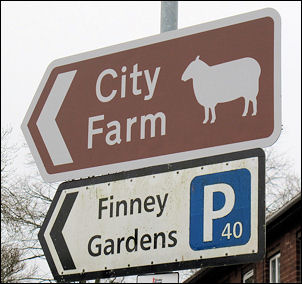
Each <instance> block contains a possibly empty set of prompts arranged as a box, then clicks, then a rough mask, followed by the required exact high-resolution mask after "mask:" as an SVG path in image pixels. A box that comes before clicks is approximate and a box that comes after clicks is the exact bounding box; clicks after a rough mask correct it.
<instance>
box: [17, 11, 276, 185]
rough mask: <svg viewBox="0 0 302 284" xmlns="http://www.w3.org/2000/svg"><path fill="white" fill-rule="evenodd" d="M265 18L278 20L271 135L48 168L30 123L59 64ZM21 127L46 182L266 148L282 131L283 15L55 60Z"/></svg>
mask: <svg viewBox="0 0 302 284" xmlns="http://www.w3.org/2000/svg"><path fill="white" fill-rule="evenodd" d="M264 17H270V18H272V19H273V21H274V130H273V132H272V134H271V135H270V136H269V137H266V138H262V139H256V140H251V141H244V142H238V143H232V144H226V145H220V146H213V147H209V148H203V149H198V150H191V151H186V152H179V153H174V154H167V155H162V156H156V157H151V158H143V159H137V160H131V161H127V162H120V163H115V164H109V165H103V166H96V167H90V168H85V169H79V170H73V171H67V172H62V173H55V174H49V173H48V172H47V171H46V169H45V167H44V164H43V161H42V159H41V157H40V154H39V152H38V149H37V147H36V145H35V143H34V141H33V138H32V137H31V134H30V132H29V129H28V127H27V124H28V122H29V120H30V118H31V116H32V113H33V111H34V109H35V106H36V104H37V102H38V100H39V97H40V94H41V93H42V91H43V89H44V87H45V84H46V82H47V80H48V78H49V76H50V74H51V72H52V70H53V69H54V68H55V67H58V66H62V65H67V64H71V63H74V62H78V61H83V60H87V59H91V58H95V57H100V56H104V55H108V54H113V53H116V52H120V51H125V50H129V49H133V48H137V47H141V46H146V45H150V44H154V43H159V42H163V41H167V40H171V39H175V38H180V37H183V36H188V35H191V34H195V33H200V32H204V31H209V30H213V29H218V28H221V27H225V26H229V25H234V24H239V23H243V22H247V21H251V20H255V19H259V18H264ZM21 129H22V131H23V134H24V136H25V139H26V141H27V143H28V145H29V148H30V150H31V153H32V155H33V157H34V160H35V161H36V164H37V166H38V169H39V171H40V174H41V176H42V178H43V179H44V180H45V181H46V182H57V181H67V180H72V179H78V178H87V177H91V176H100V175H106V174H114V173H118V172H122V171H129V170H134V169H139V168H145V167H150V166H156V165H160V164H166V163H175V162H180V161H185V160H191V159H196V158H202V157H207V156H213V155H219V154H224V153H230V152H234V151H242V150H247V149H253V148H258V147H259V148H263V147H268V146H271V145H272V144H274V143H275V142H276V141H277V139H278V137H279V136H280V133H281V17H280V15H279V13H278V12H277V11H276V10H275V9H273V8H265V9H261V10H257V11H253V12H249V13H245V14H240V15H236V16H232V17H228V18H224V19H220V20H216V21H213V22H208V23H205V24H200V25H195V26H191V27H187V28H183V29H179V30H174V31H169V32H166V33H162V34H158V35H154V36H150V37H146V38H143V39H138V40H134V41H130V42H126V43H122V44H118V45H114V46H110V47H105V48H101V49H97V50H93V51H89V52H84V53H80V54H77V55H73V56H68V57H64V58H60V59H57V60H54V61H53V62H52V63H50V65H49V66H48V67H47V69H46V72H45V74H44V76H43V78H42V80H41V82H40V84H39V87H38V89H37V91H36V93H35V96H34V98H33V100H32V102H31V104H30V106H29V109H28V111H27V113H26V115H25V118H24V120H23V122H22V125H21Z"/></svg>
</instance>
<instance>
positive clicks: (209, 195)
mask: <svg viewBox="0 0 302 284" xmlns="http://www.w3.org/2000/svg"><path fill="white" fill-rule="evenodd" d="M215 192H221V193H223V194H224V197H225V203H224V205H223V207H222V208H221V209H219V210H214V198H213V196H214V193H215ZM203 200H204V214H203V241H204V242H210V241H212V240H213V220H215V219H220V218H223V217H225V216H226V215H228V214H229V213H230V212H231V211H232V209H233V207H234V204H235V193H234V189H233V188H232V187H231V186H230V185H228V184H226V183H218V184H212V185H205V186H204V199H203Z"/></svg>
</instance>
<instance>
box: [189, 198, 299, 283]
mask: <svg viewBox="0 0 302 284" xmlns="http://www.w3.org/2000/svg"><path fill="white" fill-rule="evenodd" d="M196 282H203V283H253V282H257V283H278V282H282V283H301V194H299V195H297V196H296V197H295V198H293V199H292V200H291V201H290V202H288V203H287V204H286V205H285V206H283V207H282V208H281V209H279V210H278V211H277V212H276V213H274V214H272V215H271V216H269V217H268V218H267V220H266V254H265V258H264V259H263V260H262V261H260V262H258V263H249V264H240V265H228V266H221V267H209V268H203V269H200V270H199V271H197V272H196V273H195V274H194V275H192V276H191V277H190V278H188V279H187V280H186V281H184V283H196Z"/></svg>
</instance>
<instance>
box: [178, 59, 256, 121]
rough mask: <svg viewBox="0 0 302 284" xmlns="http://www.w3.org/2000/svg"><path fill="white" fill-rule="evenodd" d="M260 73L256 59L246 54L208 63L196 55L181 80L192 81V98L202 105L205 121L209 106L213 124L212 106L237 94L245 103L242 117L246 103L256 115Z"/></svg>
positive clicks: (233, 97) (246, 108)
mask: <svg viewBox="0 0 302 284" xmlns="http://www.w3.org/2000/svg"><path fill="white" fill-rule="evenodd" d="M260 73H261V68H260V66H259V64H258V62H257V61H256V60H255V59H253V58H250V57H245V58H241V59H237V60H233V61H229V62H226V63H222V64H217V65H213V66H209V65H208V64H206V63H205V62H203V61H202V60H200V59H199V56H197V57H196V59H195V60H193V61H192V62H191V63H190V64H189V65H188V67H187V68H186V70H185V71H184V73H183V74H182V77H181V79H182V81H187V80H189V79H192V80H193V90H194V94H195V97H196V99H197V101H198V103H199V104H200V105H202V106H204V108H205V118H204V121H203V124H205V123H207V122H208V120H209V109H210V110H211V113H212V119H211V123H214V122H215V120H216V113H215V107H216V105H217V104H218V103H225V102H229V101H233V100H236V99H238V98H240V97H243V98H244V102H245V104H244V111H243V113H242V116H246V115H247V113H248V108H249V103H250V102H252V104H253V113H252V116H254V115H256V114H257V95H258V91H259V77H260Z"/></svg>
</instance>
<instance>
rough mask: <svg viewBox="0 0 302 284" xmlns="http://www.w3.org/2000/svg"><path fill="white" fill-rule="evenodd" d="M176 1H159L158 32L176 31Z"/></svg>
mask: <svg viewBox="0 0 302 284" xmlns="http://www.w3.org/2000/svg"><path fill="white" fill-rule="evenodd" d="M177 24H178V1H161V17H160V32H161V33H164V32H167V31H172V30H177Z"/></svg>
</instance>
